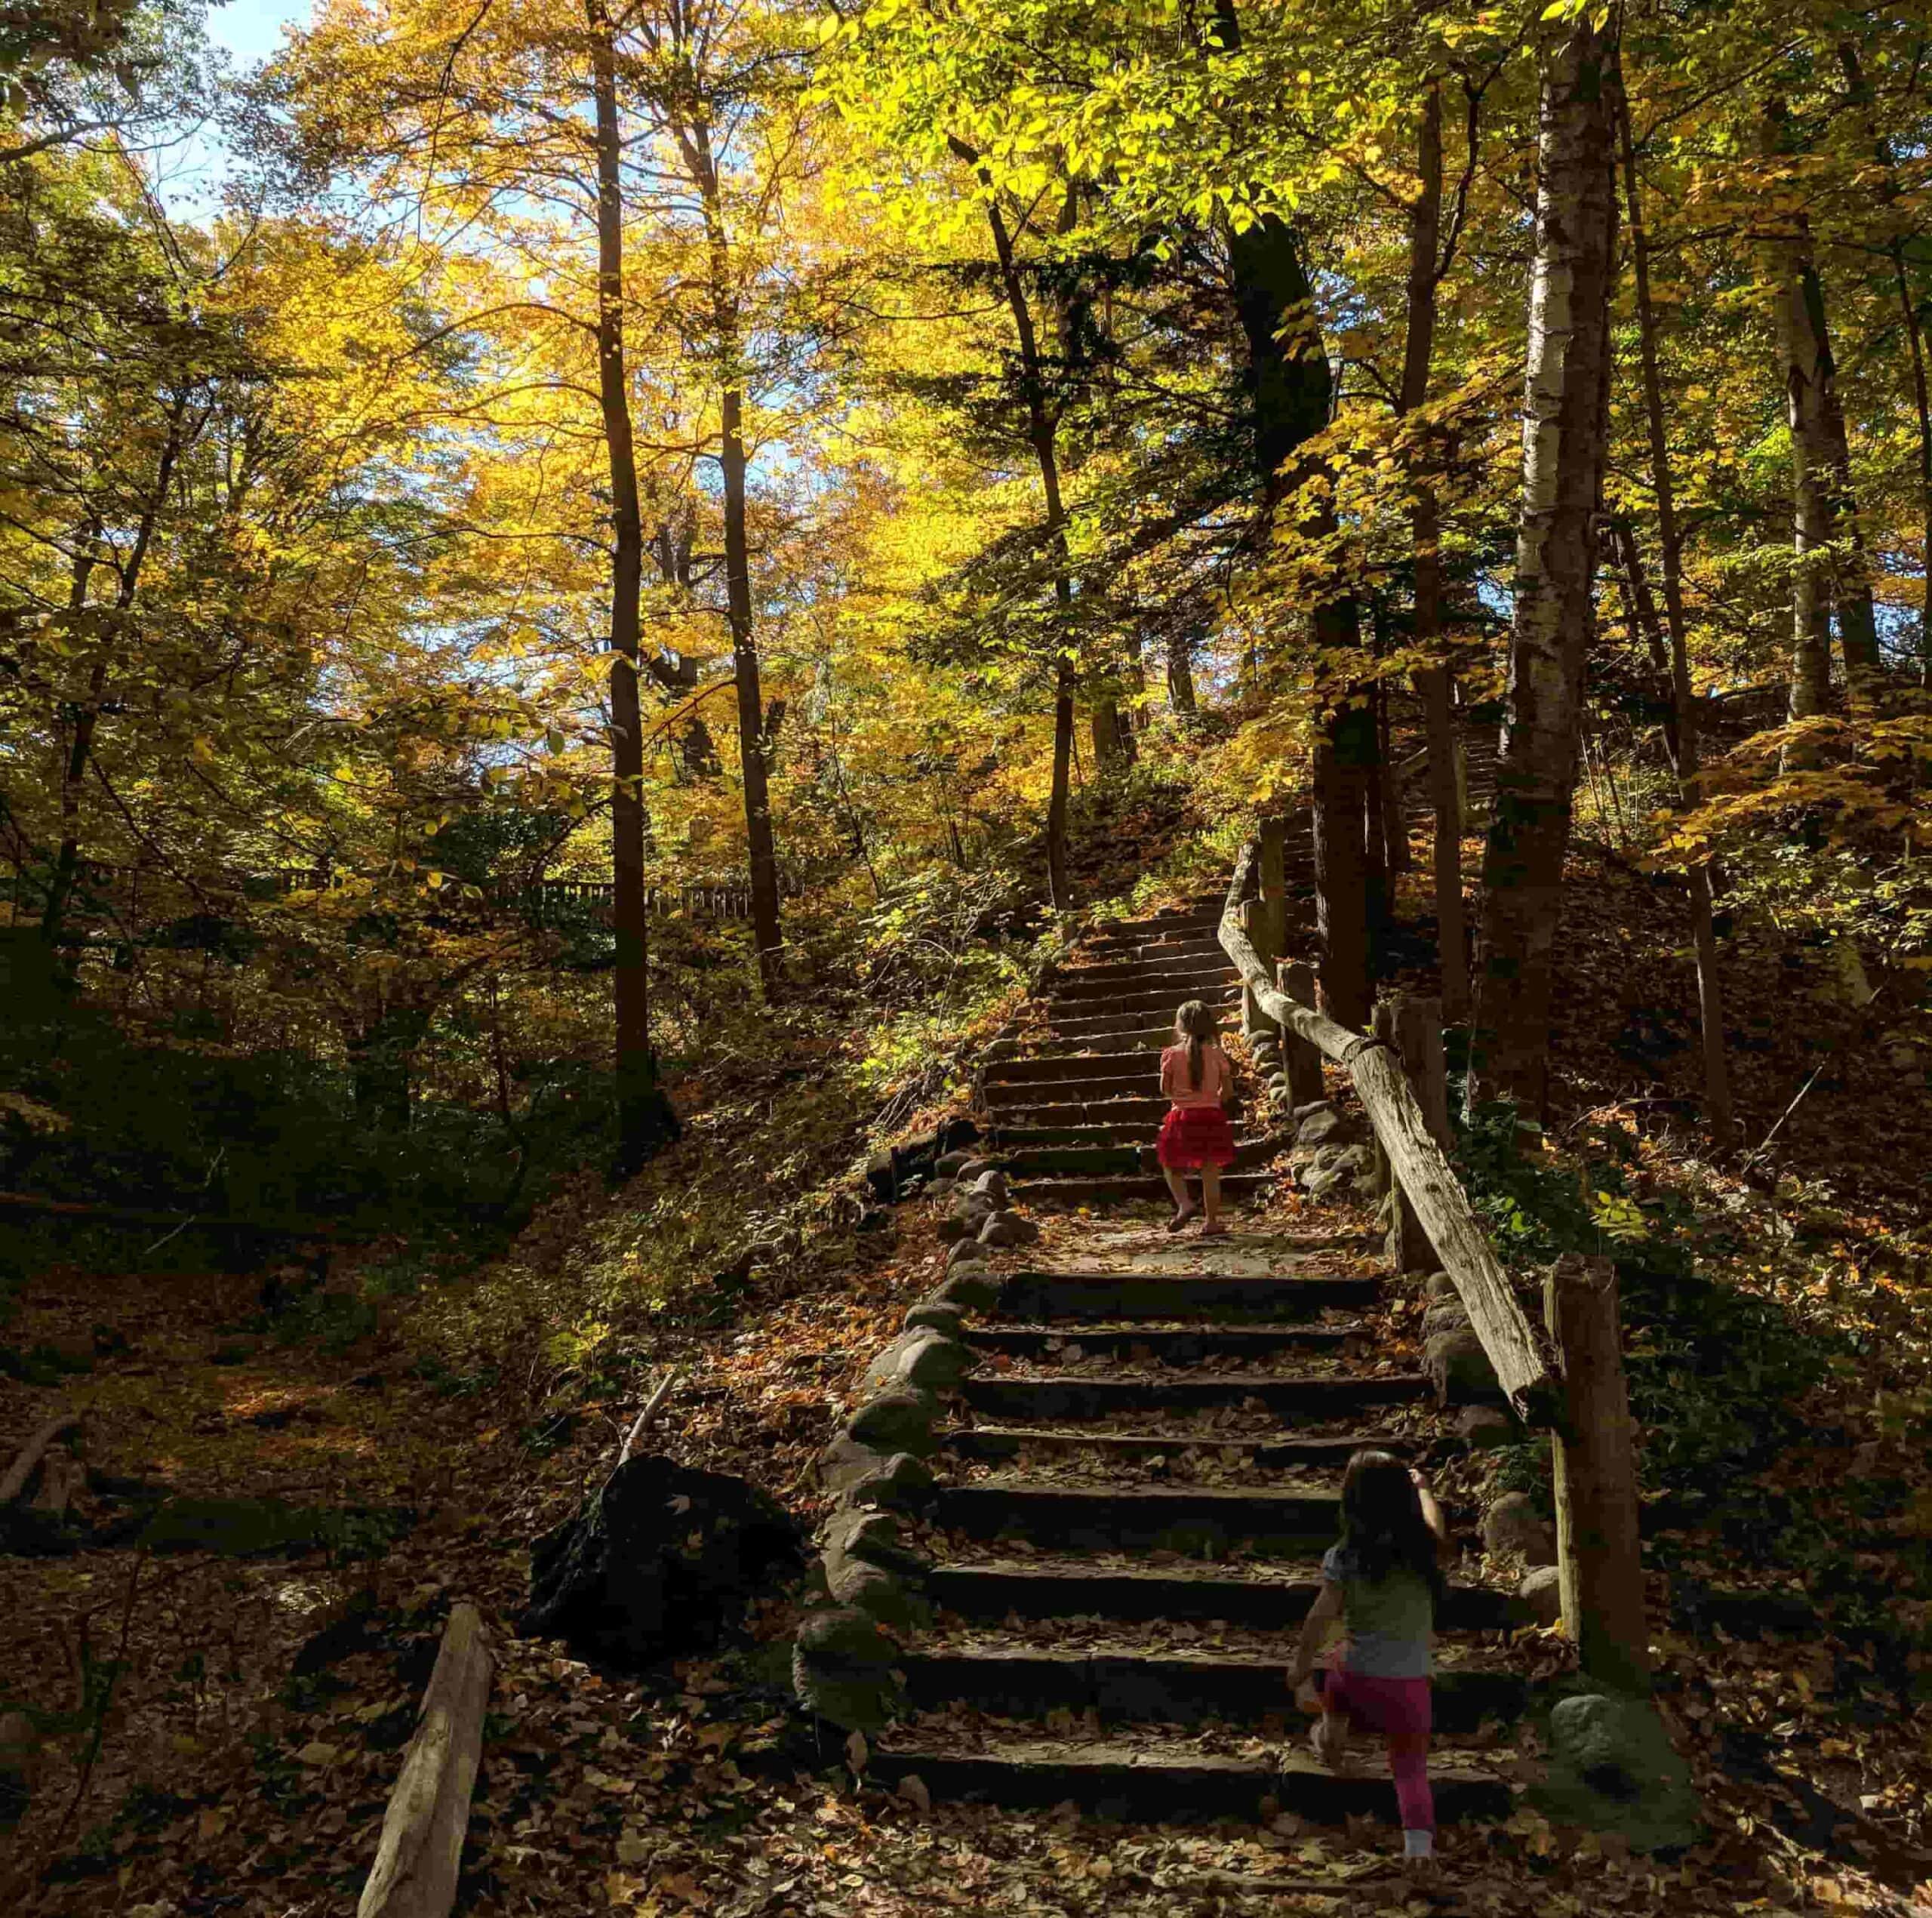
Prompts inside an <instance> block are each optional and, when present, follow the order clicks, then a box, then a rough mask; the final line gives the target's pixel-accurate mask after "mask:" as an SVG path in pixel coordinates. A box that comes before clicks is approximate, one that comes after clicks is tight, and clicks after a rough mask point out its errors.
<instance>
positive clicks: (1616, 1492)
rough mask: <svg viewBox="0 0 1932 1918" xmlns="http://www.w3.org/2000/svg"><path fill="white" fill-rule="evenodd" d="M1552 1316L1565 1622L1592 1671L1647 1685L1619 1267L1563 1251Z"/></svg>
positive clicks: (1547, 1312) (1634, 1687) (1618, 1685)
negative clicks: (1558, 1377) (1558, 1378)
mask: <svg viewBox="0 0 1932 1918" xmlns="http://www.w3.org/2000/svg"><path fill="white" fill-rule="evenodd" d="M1543 1316H1544V1322H1545V1323H1546V1325H1548V1326H1549V1334H1550V1337H1551V1338H1552V1339H1553V1340H1554V1341H1555V1344H1556V1349H1557V1353H1558V1365H1560V1366H1561V1369H1562V1390H1561V1400H1560V1410H1559V1416H1558V1423H1557V1427H1556V1430H1555V1435H1554V1439H1553V1442H1552V1448H1551V1449H1552V1455H1553V1456H1554V1458H1555V1468H1556V1562H1557V1568H1558V1572H1557V1575H1558V1579H1559V1581H1560V1589H1561V1596H1562V1602H1563V1619H1564V1625H1565V1627H1567V1630H1568V1632H1569V1633H1570V1636H1571V1637H1572V1638H1574V1639H1575V1640H1576V1641H1577V1652H1578V1655H1579V1658H1580V1661H1581V1663H1582V1665H1583V1670H1584V1673H1585V1674H1586V1676H1589V1677H1590V1678H1592V1679H1596V1680H1598V1682H1601V1683H1602V1684H1604V1685H1607V1686H1611V1688H1612V1689H1614V1690H1617V1691H1620V1692H1630V1693H1633V1694H1643V1693H1647V1692H1648V1691H1649V1690H1650V1689H1651V1661H1650V1651H1649V1646H1650V1632H1649V1629H1648V1627H1647V1624H1646V1623H1645V1621H1644V1565H1643V1557H1642V1553H1641V1548H1640V1547H1639V1544H1638V1532H1637V1518H1638V1510H1637V1453H1636V1443H1635V1435H1634V1434H1633V1433H1632V1430H1631V1424H1630V1394H1629V1387H1628V1386H1627V1385H1626V1383H1625V1381H1624V1376H1623V1329H1622V1326H1621V1325H1620V1319H1619V1314H1618V1311H1617V1267H1615V1266H1614V1264H1611V1261H1609V1260H1608V1259H1606V1258H1583V1257H1582V1256H1580V1255H1577V1254H1575V1253H1571V1254H1570V1255H1567V1256H1565V1257H1564V1258H1560V1259H1558V1261H1557V1262H1556V1267H1555V1270H1554V1271H1552V1273H1551V1274H1550V1276H1549V1278H1548V1279H1546V1281H1545V1282H1544V1285H1543Z"/></svg>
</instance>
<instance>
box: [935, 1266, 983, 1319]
mask: <svg viewBox="0 0 1932 1918" xmlns="http://www.w3.org/2000/svg"><path fill="white" fill-rule="evenodd" d="M927 1297H928V1298H930V1299H931V1300H932V1301H934V1303H936V1304H944V1305H957V1306H961V1307H964V1310H967V1311H968V1312H990V1311H992V1309H993V1307H995V1306H996V1305H997V1304H998V1303H999V1284H998V1281H997V1280H996V1279H994V1278H993V1277H992V1275H991V1274H990V1273H987V1272H985V1271H983V1270H982V1269H981V1268H980V1267H978V1266H976V1265H968V1264H962V1265H958V1266H955V1267H954V1268H953V1270H952V1271H951V1272H950V1273H948V1274H947V1276H946V1282H945V1283H944V1284H943V1285H940V1287H939V1288H938V1289H937V1291H932V1292H929V1293H928V1295H927Z"/></svg>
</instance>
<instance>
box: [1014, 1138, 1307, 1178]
mask: <svg viewBox="0 0 1932 1918" xmlns="http://www.w3.org/2000/svg"><path fill="white" fill-rule="evenodd" d="M1153 1131H1154V1132H1155V1134H1157V1133H1158V1128H1153ZM1288 1144H1289V1141H1287V1140H1286V1139H1284V1138H1258V1139H1257V1138H1246V1139H1242V1138H1237V1139H1236V1140H1235V1159H1234V1170H1235V1173H1236V1174H1239V1173H1241V1172H1245V1171H1247V1170H1249V1169H1250V1168H1251V1167H1254V1166H1257V1165H1266V1164H1267V1163H1268V1162H1269V1160H1270V1159H1272V1158H1274V1157H1275V1155H1276V1154H1277V1153H1281V1152H1284V1151H1285V1150H1287V1147H1288ZM1154 1147H1155V1138H1154V1137H1153V1136H1148V1137H1146V1138H1142V1139H1139V1140H1136V1141H1133V1142H1131V1143H1123V1144H1118V1145H1106V1146H1023V1147H1020V1148H1018V1149H1017V1150H1008V1148H1006V1147H1001V1150H1000V1163H1001V1165H1002V1166H1003V1167H1004V1168H1005V1170H1006V1171H1008V1172H1009V1173H1010V1174H1011V1175H1012V1176H1013V1177H1014V1178H1016V1179H1037V1178H1051V1177H1054V1176H1055V1175H1062V1174H1066V1175H1082V1174H1091V1175H1097V1176H1098V1175H1104V1174H1107V1173H1115V1174H1119V1175H1124V1176H1127V1177H1130V1178H1131V1177H1135V1176H1138V1175H1145V1174H1149V1173H1152V1172H1153V1171H1155V1161H1154V1159H1152V1156H1151V1155H1152V1152H1153V1150H1154ZM1143 1155H1146V1156H1143ZM1228 1178H1229V1175H1227V1174H1226V1173H1223V1175H1222V1179H1223V1187H1224V1188H1225V1187H1226V1182H1227V1180H1228Z"/></svg>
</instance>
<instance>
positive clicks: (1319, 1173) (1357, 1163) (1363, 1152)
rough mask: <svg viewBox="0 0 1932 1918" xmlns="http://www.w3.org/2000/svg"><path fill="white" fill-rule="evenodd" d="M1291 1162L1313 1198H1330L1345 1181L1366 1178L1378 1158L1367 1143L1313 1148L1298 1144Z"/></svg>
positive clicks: (1297, 1177)
mask: <svg viewBox="0 0 1932 1918" xmlns="http://www.w3.org/2000/svg"><path fill="white" fill-rule="evenodd" d="M1288 1163H1289V1165H1290V1166H1291V1168H1293V1170H1294V1175H1295V1178H1296V1180H1297V1182H1298V1183H1299V1184H1300V1187H1301V1188H1302V1190H1303V1191H1304V1192H1306V1193H1307V1194H1308V1195H1309V1197H1310V1198H1312V1199H1326V1198H1327V1196H1329V1195H1330V1193H1334V1192H1337V1191H1339V1190H1340V1189H1341V1187H1343V1186H1344V1185H1354V1184H1359V1183H1361V1181H1364V1180H1366V1179H1367V1178H1368V1177H1369V1176H1370V1175H1371V1172H1372V1171H1374V1165H1375V1158H1374V1154H1373V1153H1371V1152H1370V1150H1368V1148H1367V1147H1366V1146H1337V1145H1325V1146H1318V1147H1316V1148H1315V1150H1314V1151H1312V1152H1305V1151H1304V1150H1302V1148H1301V1147H1300V1146H1297V1147H1296V1149H1295V1150H1294V1153H1293V1155H1292V1156H1291V1158H1290V1159H1289V1161H1288Z"/></svg>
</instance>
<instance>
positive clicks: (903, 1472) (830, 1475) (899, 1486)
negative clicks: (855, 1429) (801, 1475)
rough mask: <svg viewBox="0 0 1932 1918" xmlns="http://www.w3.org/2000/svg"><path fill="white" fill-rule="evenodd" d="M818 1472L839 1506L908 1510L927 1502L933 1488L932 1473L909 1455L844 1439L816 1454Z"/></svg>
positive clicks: (835, 1440) (831, 1496) (830, 1495)
mask: <svg viewBox="0 0 1932 1918" xmlns="http://www.w3.org/2000/svg"><path fill="white" fill-rule="evenodd" d="M818 1472H819V1478H820V1481H821V1482H823V1485H824V1486H825V1489H826V1494H827V1495H828V1496H829V1497H830V1498H832V1499H833V1500H835V1501H836V1502H837V1503H838V1504H841V1505H883V1506H885V1507H888V1508H891V1509H894V1510H905V1509H910V1508H912V1507H918V1506H920V1505H923V1504H924V1503H925V1502H926V1501H927V1499H928V1496H929V1495H931V1491H932V1485H933V1475H932V1473H931V1472H929V1471H928V1470H927V1469H926V1467H924V1465H922V1464H920V1462H919V1461H918V1460H917V1459H916V1458H914V1457H913V1456H912V1454H911V1453H910V1452H880V1451H878V1450H876V1449H874V1448H873V1447H872V1446H870V1445H861V1444H860V1443H859V1442H858V1441H857V1439H848V1438H844V1437H840V1438H836V1439H833V1440H832V1442H831V1444H830V1445H827V1446H826V1449H824V1451H823V1452H820V1454H819V1460H818Z"/></svg>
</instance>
